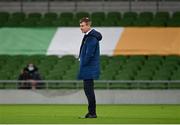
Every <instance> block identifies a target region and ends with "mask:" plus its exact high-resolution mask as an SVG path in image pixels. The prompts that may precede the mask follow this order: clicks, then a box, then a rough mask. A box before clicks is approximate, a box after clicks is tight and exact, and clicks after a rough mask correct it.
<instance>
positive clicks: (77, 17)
mask: <svg viewBox="0 0 180 125" xmlns="http://www.w3.org/2000/svg"><path fill="white" fill-rule="evenodd" d="M83 17H89V18H90V14H89V13H88V12H77V13H76V14H75V18H76V19H77V20H78V23H79V20H80V19H81V18H83Z"/></svg>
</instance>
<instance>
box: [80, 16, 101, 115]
mask: <svg viewBox="0 0 180 125" xmlns="http://www.w3.org/2000/svg"><path fill="white" fill-rule="evenodd" d="M80 29H81V31H82V33H84V37H83V40H82V44H81V47H80V52H79V59H80V68H79V74H78V79H79V80H83V84H84V92H85V94H86V96H87V99H88V113H87V114H86V115H85V118H97V115H96V99H95V93H94V79H98V78H99V74H100V62H99V61H100V59H99V56H100V50H99V41H100V40H101V39H102V35H101V33H99V32H98V31H96V30H94V29H91V21H90V19H89V18H88V17H84V18H82V19H81V20H80Z"/></svg>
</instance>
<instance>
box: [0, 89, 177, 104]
mask: <svg viewBox="0 0 180 125" xmlns="http://www.w3.org/2000/svg"><path fill="white" fill-rule="evenodd" d="M95 93H96V99H97V104H180V98H179V97H180V91H179V90H96V91H95ZM86 103H87V100H86V97H85V95H84V91H83V90H34V91H33V90H0V104H86Z"/></svg>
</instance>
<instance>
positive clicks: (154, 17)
mask: <svg viewBox="0 0 180 125" xmlns="http://www.w3.org/2000/svg"><path fill="white" fill-rule="evenodd" d="M179 13H180V12H174V13H173V14H170V13H169V12H165V11H161V12H156V13H152V12H141V13H137V12H124V13H120V12H108V13H105V12H93V13H88V12H77V13H73V12H62V13H60V14H58V13H55V12H47V13H44V14H43V15H42V14H41V13H38V12H33V13H29V14H26V13H22V12H14V13H8V12H0V26H1V27H20V26H21V27H36V26H37V27H58V26H71V27H72V26H78V25H79V24H78V22H79V19H80V18H81V17H83V16H87V17H90V18H91V19H92V22H93V26H123V27H126V26H138V27H139V26H155V27H156V26H161V27H166V26H170V27H172V26H180V21H179V20H180V14H179Z"/></svg>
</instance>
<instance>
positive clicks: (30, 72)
mask: <svg viewBox="0 0 180 125" xmlns="http://www.w3.org/2000/svg"><path fill="white" fill-rule="evenodd" d="M18 80H29V81H30V82H25V83H19V88H21V89H31V88H32V89H36V88H42V87H43V83H37V82H36V80H41V76H40V74H39V72H38V68H37V67H36V66H35V65H34V64H32V63H30V64H28V65H27V66H26V67H25V68H24V69H23V70H22V71H21V74H20V75H19V78H18Z"/></svg>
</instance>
